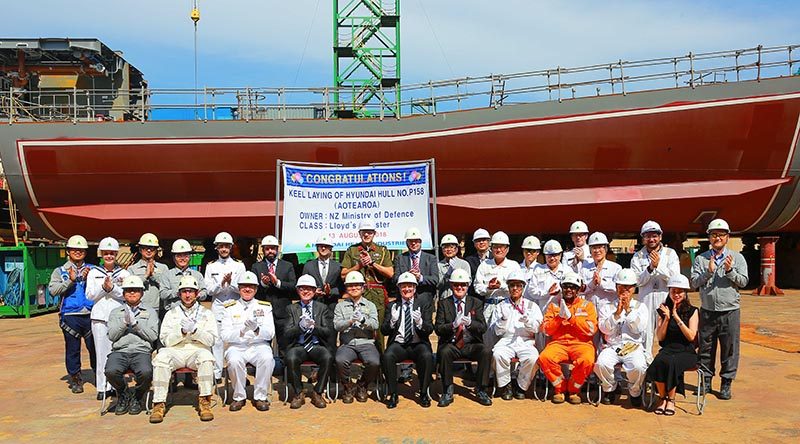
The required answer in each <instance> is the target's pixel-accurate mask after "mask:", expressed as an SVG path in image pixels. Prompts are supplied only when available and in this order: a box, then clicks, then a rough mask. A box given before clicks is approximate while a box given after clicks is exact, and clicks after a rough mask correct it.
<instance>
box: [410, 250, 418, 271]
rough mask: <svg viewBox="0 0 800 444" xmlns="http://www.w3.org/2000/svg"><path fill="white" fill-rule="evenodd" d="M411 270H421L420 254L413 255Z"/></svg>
mask: <svg viewBox="0 0 800 444" xmlns="http://www.w3.org/2000/svg"><path fill="white" fill-rule="evenodd" d="M411 270H413V271H416V272H419V255H417V254H415V255H413V256H411Z"/></svg>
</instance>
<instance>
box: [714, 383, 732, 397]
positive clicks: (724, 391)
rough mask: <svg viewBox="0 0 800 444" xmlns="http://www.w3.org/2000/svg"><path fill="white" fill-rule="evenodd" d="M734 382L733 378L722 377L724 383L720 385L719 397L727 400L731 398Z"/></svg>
mask: <svg viewBox="0 0 800 444" xmlns="http://www.w3.org/2000/svg"><path fill="white" fill-rule="evenodd" d="M732 383H733V380H732V379H727V378H722V384H720V387H719V395H717V398H719V399H723V400H725V401H727V400H729V399H731V398H732V397H733V395H732V394H731V384H732Z"/></svg>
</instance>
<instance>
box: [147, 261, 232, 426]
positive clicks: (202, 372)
mask: <svg viewBox="0 0 800 444" xmlns="http://www.w3.org/2000/svg"><path fill="white" fill-rule="evenodd" d="M199 289H200V286H199V284H198V282H197V279H196V278H195V277H194V276H183V277H182V278H181V280H180V283H179V284H178V285H177V290H178V293H179V294H180V303H179V304H178V305H176V306H174V307H172V308H171V309H170V310H169V311H168V312H167V314H166V315H164V321H163V322H162V323H161V333H160V335H159V338H160V340H161V343H162V344H163V345H164V347H162V348H160V349H159V350H158V354H156V357H155V358H153V411H152V413H151V414H150V422H151V423H159V422H161V421H163V420H164V413H165V412H166V401H167V389H168V388H169V380H170V378H171V376H172V372H173V371H175V370H177V369H179V368H183V367H189V368H191V369H193V370H197V385H198V387H199V389H200V393H199V395H200V397H199V400H198V404H199V414H200V420H201V421H211V420H212V419H214V414H213V413H211V395H212V393H213V390H214V355H213V354H212V353H211V347H212V346H213V345H214V343H215V342H216V341H218V340H219V337H218V336H217V321H216V320H215V319H214V314H213V313H211V311H210V310H207V309H206V308H204V307H203V306H202V305H200V303H199V302H198V301H197V295H198V294H199V293H200V290H199Z"/></svg>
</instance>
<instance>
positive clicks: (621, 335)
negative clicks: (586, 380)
mask: <svg viewBox="0 0 800 444" xmlns="http://www.w3.org/2000/svg"><path fill="white" fill-rule="evenodd" d="M614 282H615V283H616V284H617V295H618V296H617V300H616V301H614V302H612V303H611V304H606V305H604V306H603V308H601V309H600V314H599V317H600V325H599V328H600V332H601V333H603V336H604V337H605V345H604V346H603V347H604V348H603V351H601V352H600V355H599V356H597V363H595V365H594V372H595V373H596V374H597V377H598V378H599V379H600V383H601V384H602V386H603V397H602V399H601V400H600V402H602V403H603V404H613V403H614V400H615V398H616V395H617V381H616V379H615V378H614V366H616V365H617V364H622V370H624V371H625V375H626V376H627V378H628V393H629V394H630V398H631V405H633V406H634V407H641V405H642V383H643V382H644V377H645V372H646V371H647V359H645V346H644V339H645V338H646V337H647V331H648V328H649V327H648V321H649V318H650V313H648V311H649V310H648V309H647V305H645V304H642V303H640V302H639V301H637V300H636V299H634V298H633V294H634V292H636V282H637V277H636V273H634V272H633V270H631V269H630V268H623V269H622V270H620V271H619V273H617V275H616V276H615V277H614Z"/></svg>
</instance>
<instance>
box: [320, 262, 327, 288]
mask: <svg viewBox="0 0 800 444" xmlns="http://www.w3.org/2000/svg"><path fill="white" fill-rule="evenodd" d="M320 263H321V264H322V272H321V273H320V275H321V276H322V283H323V284H324V283H325V278H326V277H328V261H324V262H320Z"/></svg>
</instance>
